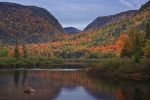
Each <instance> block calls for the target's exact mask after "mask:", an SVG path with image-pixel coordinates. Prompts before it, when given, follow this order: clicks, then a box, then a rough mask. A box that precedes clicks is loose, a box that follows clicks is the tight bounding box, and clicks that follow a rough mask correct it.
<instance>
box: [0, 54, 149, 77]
mask: <svg viewBox="0 0 150 100" xmlns="http://www.w3.org/2000/svg"><path fill="white" fill-rule="evenodd" d="M0 68H1V69H16V68H41V69H55V68H56V69H84V70H85V71H86V72H87V74H89V75H90V76H94V77H97V78H98V77H105V78H115V79H119V78H127V79H134V80H149V79H150V59H141V61H140V63H135V62H134V61H133V60H132V59H130V58H121V59H120V58H106V59H59V58H48V57H30V58H22V57H20V58H13V57H1V58H0Z"/></svg>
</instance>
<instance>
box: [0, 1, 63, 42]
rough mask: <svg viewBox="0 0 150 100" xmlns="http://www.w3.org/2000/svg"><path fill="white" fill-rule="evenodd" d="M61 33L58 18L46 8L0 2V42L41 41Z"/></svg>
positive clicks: (50, 39)
mask: <svg viewBox="0 0 150 100" xmlns="http://www.w3.org/2000/svg"><path fill="white" fill-rule="evenodd" d="M58 33H63V28H62V26H61V24H60V23H59V22H58V20H57V19H56V18H55V17H54V16H53V15H52V14H51V13H49V12H48V11H47V10H46V9H43V8H39V7H35V6H23V5H20V4H15V3H8V2H0V42H1V43H5V44H14V43H15V42H16V41H18V42H19V43H41V42H47V41H52V40H54V35H55V34H58Z"/></svg>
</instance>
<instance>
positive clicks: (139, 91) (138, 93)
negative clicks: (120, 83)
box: [133, 88, 143, 100]
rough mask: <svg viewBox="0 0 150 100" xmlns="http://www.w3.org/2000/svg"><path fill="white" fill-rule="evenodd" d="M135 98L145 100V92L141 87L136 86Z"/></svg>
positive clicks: (135, 99)
mask: <svg viewBox="0 0 150 100" xmlns="http://www.w3.org/2000/svg"><path fill="white" fill-rule="evenodd" d="M133 98H134V100H143V92H142V91H141V90H140V89H139V88H135V89H134V93H133Z"/></svg>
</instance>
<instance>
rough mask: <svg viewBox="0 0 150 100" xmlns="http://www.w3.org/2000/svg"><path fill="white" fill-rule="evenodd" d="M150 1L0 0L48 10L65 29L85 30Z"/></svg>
mask: <svg viewBox="0 0 150 100" xmlns="http://www.w3.org/2000/svg"><path fill="white" fill-rule="evenodd" d="M146 1H148V0H0V2H14V3H19V4H23V5H34V6H39V7H43V8H46V9H47V10H48V11H50V12H51V13H52V14H53V15H54V16H55V17H56V18H57V19H58V20H59V22H60V23H61V24H62V26H63V27H70V26H72V27H76V28H78V29H81V30H82V29H83V28H85V27H86V26H87V24H89V23H91V22H92V21H93V20H94V19H95V18H96V17H98V16H106V15H112V14H116V13H119V12H123V11H127V10H135V9H139V8H140V6H141V5H142V4H144V3H145V2H146Z"/></svg>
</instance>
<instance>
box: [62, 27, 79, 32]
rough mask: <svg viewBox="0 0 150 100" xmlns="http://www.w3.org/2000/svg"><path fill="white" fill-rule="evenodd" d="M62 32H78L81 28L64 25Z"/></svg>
mask: <svg viewBox="0 0 150 100" xmlns="http://www.w3.org/2000/svg"><path fill="white" fill-rule="evenodd" d="M64 32H65V33H67V34H76V33H80V32H81V30H78V29H77V28H74V27H66V28H64Z"/></svg>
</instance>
